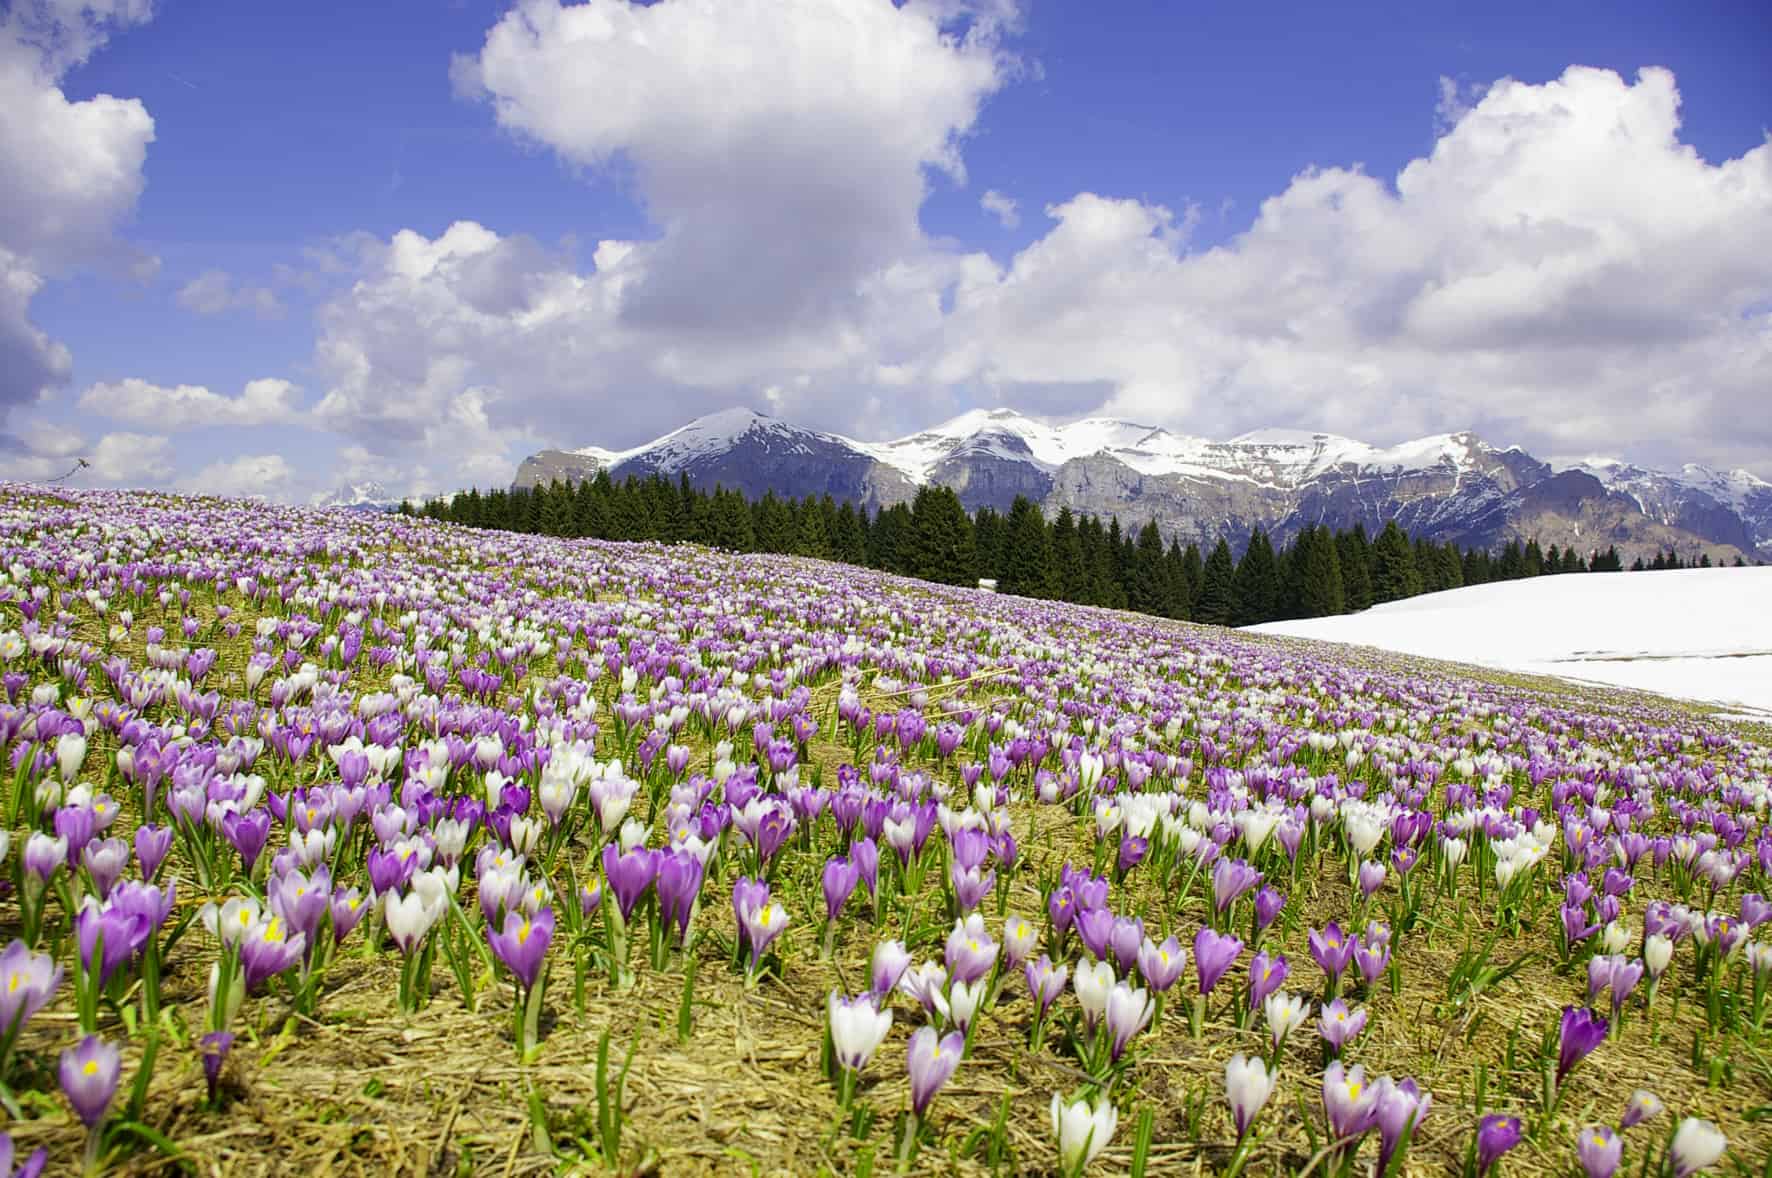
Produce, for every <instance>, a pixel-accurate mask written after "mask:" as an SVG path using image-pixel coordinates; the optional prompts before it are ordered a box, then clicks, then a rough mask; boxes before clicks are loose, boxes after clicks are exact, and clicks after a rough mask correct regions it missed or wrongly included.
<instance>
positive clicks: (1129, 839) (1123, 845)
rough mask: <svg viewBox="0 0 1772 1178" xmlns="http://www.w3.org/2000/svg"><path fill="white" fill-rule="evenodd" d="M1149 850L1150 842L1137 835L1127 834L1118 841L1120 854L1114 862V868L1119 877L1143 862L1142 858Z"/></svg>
mask: <svg viewBox="0 0 1772 1178" xmlns="http://www.w3.org/2000/svg"><path fill="white" fill-rule="evenodd" d="M1150 849H1151V841H1150V840H1149V839H1148V838H1143V837H1141V836H1139V835H1133V834H1129V835H1126V836H1125V837H1123V838H1121V839H1120V853H1119V855H1118V857H1117V858H1116V859H1115V860H1114V866H1115V867H1116V868H1117V869H1118V870H1119V872H1120V874H1121V875H1125V874H1126V873H1127V872H1128V871H1131V870H1132V869H1133V868H1134V867H1137V866H1138V865H1139V864H1140V863H1142V862H1144V857H1145V855H1146V854H1147V853H1149V851H1150Z"/></svg>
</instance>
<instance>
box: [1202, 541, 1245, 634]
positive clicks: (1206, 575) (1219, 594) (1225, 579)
mask: <svg viewBox="0 0 1772 1178" xmlns="http://www.w3.org/2000/svg"><path fill="white" fill-rule="evenodd" d="M1236 575H1237V566H1236V562H1235V561H1233V560H1232V559H1231V546H1230V543H1229V541H1227V540H1226V539H1225V538H1224V537H1223V536H1220V537H1219V538H1218V543H1217V544H1216V545H1214V546H1213V549H1212V555H1211V556H1208V557H1207V558H1206V566H1205V569H1204V571H1203V573H1202V575H1201V579H1200V599H1199V600H1198V601H1197V602H1195V603H1194V620H1195V621H1196V622H1205V623H1207V624H1208V625H1212V626H1228V625H1230V623H1231V607H1232V582H1233V581H1234V580H1235V578H1236Z"/></svg>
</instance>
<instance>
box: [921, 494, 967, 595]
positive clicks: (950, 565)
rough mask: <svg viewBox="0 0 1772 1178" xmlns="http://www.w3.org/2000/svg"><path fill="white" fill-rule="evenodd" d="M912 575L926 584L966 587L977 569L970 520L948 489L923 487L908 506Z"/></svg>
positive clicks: (956, 497)
mask: <svg viewBox="0 0 1772 1178" xmlns="http://www.w3.org/2000/svg"><path fill="white" fill-rule="evenodd" d="M911 529H912V541H911V551H912V553H913V556H912V570H911V571H912V573H913V574H914V575H915V576H919V577H922V578H923V579H924V580H926V581H939V582H942V583H944V584H948V585H970V584H973V582H974V579H975V578H974V575H973V574H974V573H975V571H976V570H977V566H978V553H977V549H976V548H975V546H974V544H973V535H972V521H971V520H970V519H969V518H967V515H966V509H965V508H964V507H963V506H961V504H960V497H959V496H958V495H957V494H955V493H954V489H953V488H952V487H943V486H935V485H933V484H931V485H925V486H923V487H921V488H919V489H918V491H917V497H916V499H915V501H914V502H913V503H912V505H911Z"/></svg>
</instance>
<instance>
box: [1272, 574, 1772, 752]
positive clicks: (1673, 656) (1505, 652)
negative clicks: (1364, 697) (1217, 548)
mask: <svg viewBox="0 0 1772 1178" xmlns="http://www.w3.org/2000/svg"><path fill="white" fill-rule="evenodd" d="M1249 629H1250V630H1252V631H1254V632H1256V633H1263V634H1283V635H1290V636H1292V637H1296V638H1313V639H1318V640H1320V641H1324V642H1339V643H1346V644H1352V645H1359V646H1372V647H1377V648H1378V649H1380V650H1389V651H1395V652H1397V653H1399V654H1412V655H1419V656H1421V657H1424V658H1435V659H1447V660H1451V661H1454V662H1463V663H1475V664H1477V665H1478V666H1484V667H1495V668H1500V669H1503V670H1509V671H1520V672H1526V673H1530V674H1536V675H1555V676H1559V677H1561V678H1564V679H1570V680H1575V681H1578V682H1582V683H1595V684H1602V685H1605V686H1610V687H1627V688H1631V689H1633V690H1637V691H1652V692H1655V693H1657V694H1659V695H1666V696H1673V697H1675V698H1678V699H1688V700H1698V701H1701V702H1704V703H1714V704H1722V705H1728V706H1731V707H1735V708H1737V709H1740V710H1743V711H1746V712H1749V713H1753V716H1752V718H1754V719H1768V718H1772V568H1751V569H1679V570H1674V571H1670V572H1643V573H1599V574H1595V573H1588V574H1565V575H1562V576H1552V577H1536V578H1533V579H1531V580H1524V581H1504V582H1500V583H1497V584H1491V585H1474V586H1471V587H1469V588H1466V589H1450V590H1447V591H1446V592H1443V593H1428V594H1424V595H1422V596H1420V597H1414V598H1410V599H1408V600H1406V601H1395V602H1391V603H1389V604H1387V605H1380V606H1374V607H1373V608H1372V609H1369V610H1367V611H1365V612H1364V613H1359V614H1346V615H1342V616H1339V617H1330V618H1307V619H1298V620H1294V621H1286V622H1270V623H1267V624H1265V625H1260V626H1251V627H1249Z"/></svg>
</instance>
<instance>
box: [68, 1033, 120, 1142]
mask: <svg viewBox="0 0 1772 1178" xmlns="http://www.w3.org/2000/svg"><path fill="white" fill-rule="evenodd" d="M60 1075H61V1083H62V1094H63V1095H64V1096H66V1097H67V1098H68V1103H69V1104H70V1105H72V1106H73V1109H74V1113H75V1115H76V1116H78V1117H79V1118H80V1120H81V1121H83V1122H85V1124H86V1127H87V1128H88V1129H92V1128H95V1127H96V1126H97V1125H98V1123H99V1122H100V1121H102V1120H104V1119H105V1110H106V1109H108V1108H110V1107H111V1098H112V1097H113V1096H115V1095H116V1094H117V1081H118V1080H119V1079H121V1078H122V1075H123V1054H122V1053H121V1052H120V1051H118V1050H117V1048H116V1047H114V1046H112V1045H111V1044H109V1043H107V1042H105V1041H104V1040H103V1039H101V1038H99V1037H98V1036H97V1035H88V1036H86V1038H84V1039H82V1040H80V1044H79V1046H77V1047H70V1048H68V1049H67V1050H66V1051H64V1052H62V1056H61V1068H60Z"/></svg>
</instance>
